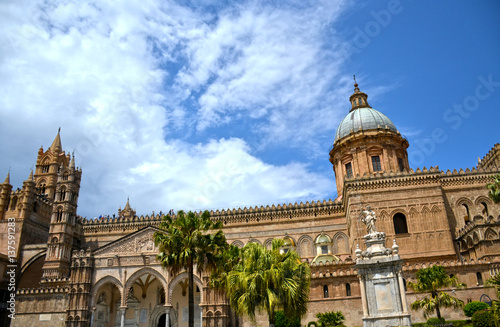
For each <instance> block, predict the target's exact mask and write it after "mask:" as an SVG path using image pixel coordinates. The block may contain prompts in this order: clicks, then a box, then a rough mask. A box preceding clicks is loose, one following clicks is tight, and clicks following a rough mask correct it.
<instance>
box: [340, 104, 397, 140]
mask: <svg viewBox="0 0 500 327" xmlns="http://www.w3.org/2000/svg"><path fill="white" fill-rule="evenodd" d="M386 126H387V128H389V130H391V131H393V132H397V131H398V130H397V129H396V126H394V124H393V122H392V121H391V120H390V119H389V118H388V117H387V116H386V115H384V114H383V113H381V112H380V111H377V110H375V109H373V108H357V109H354V110H352V111H351V112H349V113H348V114H347V115H346V116H345V117H344V119H342V121H341V122H340V124H339V127H338V128H337V132H336V133H335V142H336V141H337V140H340V139H341V138H343V137H345V136H347V135H349V134H351V132H353V133H355V132H359V131H368V130H373V129H378V128H386Z"/></svg>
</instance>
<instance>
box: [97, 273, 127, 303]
mask: <svg viewBox="0 0 500 327" xmlns="http://www.w3.org/2000/svg"><path fill="white" fill-rule="evenodd" d="M108 283H109V284H113V285H115V286H116V288H118V291H119V292H120V296H122V297H123V285H122V283H121V282H120V281H119V280H118V279H117V278H116V277H114V276H105V277H103V278H101V279H99V281H98V282H97V283H95V284H94V286H93V287H92V291H91V297H90V303H91V307H93V306H95V305H96V298H97V293H98V292H99V290H100V288H101V287H102V286H104V285H106V284H108Z"/></svg>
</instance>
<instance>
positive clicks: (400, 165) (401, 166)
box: [398, 158, 405, 172]
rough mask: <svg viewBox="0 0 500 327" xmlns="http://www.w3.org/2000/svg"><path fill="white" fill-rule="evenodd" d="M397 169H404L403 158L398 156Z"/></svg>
mask: <svg viewBox="0 0 500 327" xmlns="http://www.w3.org/2000/svg"><path fill="white" fill-rule="evenodd" d="M398 165H399V171H401V172H403V171H404V170H405V164H404V163H403V159H401V158H398Z"/></svg>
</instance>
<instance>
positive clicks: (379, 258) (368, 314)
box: [355, 232, 411, 327]
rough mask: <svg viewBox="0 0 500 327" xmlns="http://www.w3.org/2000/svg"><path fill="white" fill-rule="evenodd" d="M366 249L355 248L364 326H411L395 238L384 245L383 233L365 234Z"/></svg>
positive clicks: (400, 261)
mask: <svg viewBox="0 0 500 327" xmlns="http://www.w3.org/2000/svg"><path fill="white" fill-rule="evenodd" d="M365 244H366V247H367V249H366V251H361V250H360V249H359V247H358V249H356V251H355V253H356V269H357V271H358V276H359V279H360V289H361V300H362V303H363V318H362V319H363V327H388V326H411V317H410V314H409V313H408V305H407V302H406V294H405V291H404V284H403V276H402V264H403V260H401V259H400V257H399V254H398V250H399V247H398V246H397V245H396V242H395V241H394V245H393V246H392V248H391V249H388V248H386V247H385V233H380V232H377V233H373V234H368V235H366V236H365Z"/></svg>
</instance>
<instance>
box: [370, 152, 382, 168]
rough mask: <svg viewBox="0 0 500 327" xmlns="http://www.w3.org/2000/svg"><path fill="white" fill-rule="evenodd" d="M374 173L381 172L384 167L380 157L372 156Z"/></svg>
mask: <svg viewBox="0 0 500 327" xmlns="http://www.w3.org/2000/svg"><path fill="white" fill-rule="evenodd" d="M372 166H373V171H381V170H382V165H381V164H380V156H372Z"/></svg>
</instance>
